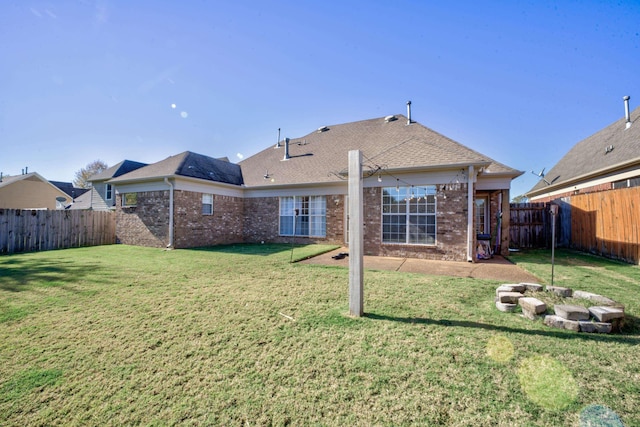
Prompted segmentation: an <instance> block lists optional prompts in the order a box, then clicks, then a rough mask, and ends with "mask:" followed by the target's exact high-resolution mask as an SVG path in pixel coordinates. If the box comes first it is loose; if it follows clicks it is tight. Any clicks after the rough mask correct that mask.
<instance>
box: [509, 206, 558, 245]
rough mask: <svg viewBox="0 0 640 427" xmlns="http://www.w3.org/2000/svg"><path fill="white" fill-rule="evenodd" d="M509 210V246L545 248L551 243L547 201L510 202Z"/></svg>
mask: <svg viewBox="0 0 640 427" xmlns="http://www.w3.org/2000/svg"><path fill="white" fill-rule="evenodd" d="M510 212H511V214H510V216H509V242H510V243H509V247H510V248H516V249H532V248H546V247H547V246H549V245H550V244H551V223H550V221H551V219H550V215H549V209H548V204H547V203H511V205H510ZM556 231H557V230H556Z"/></svg>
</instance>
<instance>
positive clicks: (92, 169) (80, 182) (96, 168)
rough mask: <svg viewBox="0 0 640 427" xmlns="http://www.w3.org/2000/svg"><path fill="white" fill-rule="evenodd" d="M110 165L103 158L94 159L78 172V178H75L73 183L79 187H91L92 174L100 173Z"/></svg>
mask: <svg viewBox="0 0 640 427" xmlns="http://www.w3.org/2000/svg"><path fill="white" fill-rule="evenodd" d="M108 167H109V166H108V165H107V164H106V163H105V162H103V161H102V160H94V161H93V162H91V163H88V164H87V166H85V167H83V168H82V169H80V170H79V171H77V172H76V178H75V179H74V180H73V185H74V186H76V187H79V188H91V183H90V182H89V181H88V179H89V178H90V177H91V176H92V175H95V174H97V173H100V172H102V171H103V170H105V169H107V168H108Z"/></svg>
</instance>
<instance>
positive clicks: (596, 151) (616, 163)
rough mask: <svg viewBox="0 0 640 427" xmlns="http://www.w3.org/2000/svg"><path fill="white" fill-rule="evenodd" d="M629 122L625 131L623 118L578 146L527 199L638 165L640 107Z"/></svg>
mask: <svg viewBox="0 0 640 427" xmlns="http://www.w3.org/2000/svg"><path fill="white" fill-rule="evenodd" d="M630 119H631V123H632V124H631V126H630V127H629V128H628V129H627V127H626V124H625V123H626V118H622V119H620V120H617V121H616V122H614V123H612V124H611V125H609V126H607V127H606V128H604V129H602V130H601V131H599V132H596V133H595V134H593V135H591V136H590V137H588V138H586V139H583V140H582V141H580V142H578V143H577V144H576V145H574V146H573V148H571V150H569V152H568V153H567V154H566V155H565V156H564V157H563V158H562V159H560V161H559V162H558V163H557V164H556V165H555V166H554V167H553V168H552V169H551V170H550V171H549V172H547V173H546V175H545V176H544V180H540V181H539V182H538V183H537V184H536V185H535V186H534V187H533V188H532V189H531V190H529V192H528V193H526V195H527V196H528V197H532V196H536V195H538V194H542V193H546V192H549V191H554V190H558V189H562V188H564V187H567V186H570V185H575V184H577V183H579V182H581V181H586V180H589V179H592V178H595V177H598V176H604V175H606V174H609V173H612V172H615V171H616V170H620V169H623V168H625V167H629V166H632V165H634V164H638V165H640V107H638V108H636V109H635V110H633V111H632V112H631V114H630ZM545 181H546V182H545Z"/></svg>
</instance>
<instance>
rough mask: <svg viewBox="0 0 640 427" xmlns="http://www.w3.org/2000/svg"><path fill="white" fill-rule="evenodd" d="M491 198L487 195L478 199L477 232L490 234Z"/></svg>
mask: <svg viewBox="0 0 640 427" xmlns="http://www.w3.org/2000/svg"><path fill="white" fill-rule="evenodd" d="M488 209H489V200H488V198H487V197H478V198H477V199H476V234H489V224H488V223H487V219H488V218H489V214H488V213H487V210H488Z"/></svg>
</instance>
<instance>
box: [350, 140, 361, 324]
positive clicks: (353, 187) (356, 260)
mask: <svg viewBox="0 0 640 427" xmlns="http://www.w3.org/2000/svg"><path fill="white" fill-rule="evenodd" d="M362 206H363V204H362V153H361V152H360V150H352V151H349V314H351V315H352V316H358V317H360V316H362V315H363V314H364V291H363V278H362V274H363V268H362V264H363V262H362V261H363V249H364V238H363V230H362V226H363V223H364V216H363V209H362Z"/></svg>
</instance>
